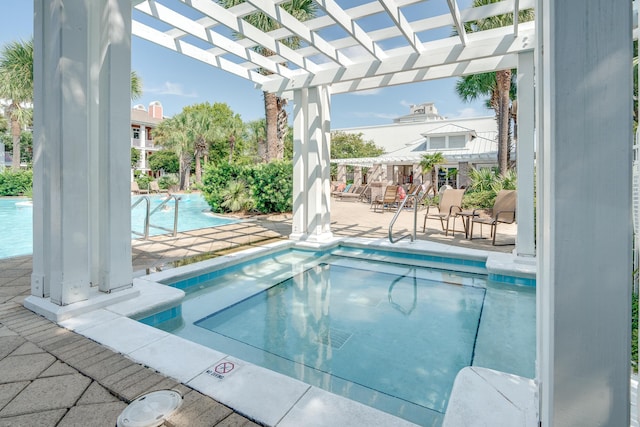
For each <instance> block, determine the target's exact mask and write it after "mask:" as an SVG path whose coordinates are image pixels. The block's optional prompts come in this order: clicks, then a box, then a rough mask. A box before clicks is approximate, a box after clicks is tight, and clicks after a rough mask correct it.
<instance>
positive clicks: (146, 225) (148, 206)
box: [131, 196, 151, 240]
mask: <svg viewBox="0 0 640 427" xmlns="http://www.w3.org/2000/svg"><path fill="white" fill-rule="evenodd" d="M143 200H144V201H145V202H146V212H145V215H144V233H140V232H137V231H135V230H133V229H132V230H131V233H133V234H135V235H137V236H142V237H143V238H144V239H145V240H146V239H148V238H149V210H150V209H151V200H149V197H148V196H141V197H140V198H139V199H138V200H136V201H135V202H133V204H132V205H131V210H133V209H134V208H135V207H136V206H138V205H139V204H140V203H142V201H143Z"/></svg>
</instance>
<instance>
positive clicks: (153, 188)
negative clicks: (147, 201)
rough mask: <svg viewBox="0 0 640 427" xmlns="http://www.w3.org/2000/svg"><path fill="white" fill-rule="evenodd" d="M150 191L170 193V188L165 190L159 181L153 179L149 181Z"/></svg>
mask: <svg viewBox="0 0 640 427" xmlns="http://www.w3.org/2000/svg"><path fill="white" fill-rule="evenodd" d="M149 192H150V193H168V192H169V190H165V189H164V188H160V186H159V185H158V181H151V182H150V183H149Z"/></svg>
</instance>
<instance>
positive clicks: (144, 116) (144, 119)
mask: <svg viewBox="0 0 640 427" xmlns="http://www.w3.org/2000/svg"><path fill="white" fill-rule="evenodd" d="M162 120H163V119H157V118H154V117H151V116H150V115H149V112H148V111H146V110H139V109H136V108H132V109H131V123H135V124H141V125H151V126H153V127H155V126H157V125H158V123H160V122H161V121H162Z"/></svg>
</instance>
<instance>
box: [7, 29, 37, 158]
mask: <svg viewBox="0 0 640 427" xmlns="http://www.w3.org/2000/svg"><path fill="white" fill-rule="evenodd" d="M0 98H5V99H8V100H9V106H8V107H7V108H6V110H5V114H6V115H7V116H8V117H9V122H10V127H11V136H12V143H13V163H12V165H11V167H12V169H14V170H18V169H19V168H20V134H21V133H22V128H23V127H25V126H26V125H27V124H28V123H30V122H31V117H32V110H31V109H30V108H26V107H25V105H26V104H29V103H30V102H31V100H32V99H33V40H30V41H26V42H24V41H15V42H11V43H8V44H7V45H5V46H4V48H3V49H2V51H1V52H0Z"/></svg>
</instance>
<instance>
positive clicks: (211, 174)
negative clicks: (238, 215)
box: [202, 163, 250, 213]
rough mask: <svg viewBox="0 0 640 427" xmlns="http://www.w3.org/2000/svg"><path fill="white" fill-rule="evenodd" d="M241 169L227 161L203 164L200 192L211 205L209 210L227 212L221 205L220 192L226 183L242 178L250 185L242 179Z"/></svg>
mask: <svg viewBox="0 0 640 427" xmlns="http://www.w3.org/2000/svg"><path fill="white" fill-rule="evenodd" d="M242 170H243V168H241V167H239V166H236V165H231V164H229V163H221V164H219V165H215V164H213V163H209V164H207V165H206V166H205V168H204V174H203V176H202V194H203V196H204V199H205V200H206V201H207V203H208V204H209V206H211V211H213V212H217V213H224V212H228V211H227V210H226V209H225V208H224V207H223V206H222V203H223V202H224V199H223V197H222V194H223V191H224V189H225V188H226V187H227V183H229V182H231V181H236V180H243V181H245V182H247V184H248V185H250V183H249V182H248V180H245V179H242V178H244V174H242V173H241V171H242Z"/></svg>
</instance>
